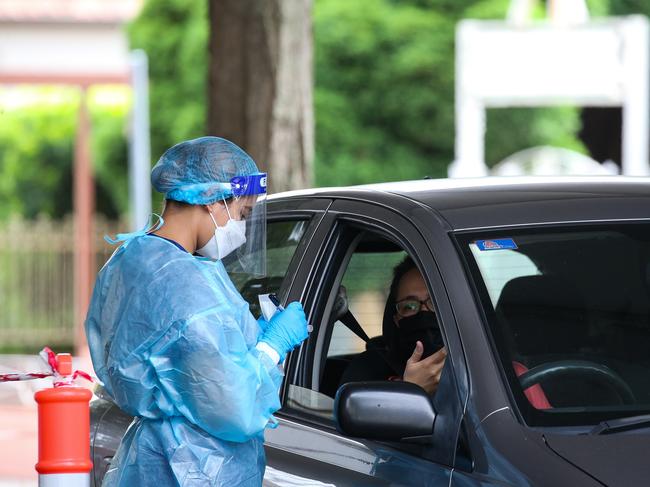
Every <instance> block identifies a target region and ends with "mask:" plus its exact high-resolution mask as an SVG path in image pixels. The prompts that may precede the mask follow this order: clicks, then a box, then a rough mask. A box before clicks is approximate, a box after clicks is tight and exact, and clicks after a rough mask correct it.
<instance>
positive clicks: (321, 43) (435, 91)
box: [314, 0, 583, 185]
mask: <svg viewBox="0 0 650 487" xmlns="http://www.w3.org/2000/svg"><path fill="white" fill-rule="evenodd" d="M508 5H509V1H508V0H481V1H444V0H401V1H397V0H392V1H391V0H356V1H354V2H348V1H343V0H317V1H316V7H315V17H314V24H315V25H314V30H315V46H316V47H315V48H316V52H315V59H316V92H315V107H316V154H317V159H316V182H317V184H318V185H345V184H357V183H364V182H376V181H392V180H403V179H415V178H422V177H423V176H425V175H428V176H432V177H444V176H446V173H447V166H448V164H449V163H450V162H451V161H452V160H453V157H454V36H455V26H456V22H457V21H458V20H460V19H461V18H475V19H487V18H497V19H503V18H504V17H505V15H506V12H507V9H508ZM540 9H541V5H540ZM538 14H540V15H543V9H541V10H540V12H538ZM579 128H580V123H579V116H578V111H577V110H576V109H573V108H543V109H526V110H521V109H512V110H511V109H503V110H498V111H490V113H489V114H488V128H487V134H486V160H487V161H488V162H489V163H496V162H498V161H499V160H501V159H502V158H503V157H505V156H507V155H510V154H511V153H513V152H515V151H517V150H520V149H523V148H526V147H529V146H531V145H538V144H553V145H560V146H563V147H568V148H572V149H578V150H583V147H582V144H581V143H580V142H579V141H578V140H577V138H576V135H575V134H576V133H577V131H578V130H579Z"/></svg>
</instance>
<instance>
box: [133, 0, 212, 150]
mask: <svg viewBox="0 0 650 487" xmlns="http://www.w3.org/2000/svg"><path fill="white" fill-rule="evenodd" d="M129 38H130V42H131V48H133V49H144V50H145V51H146V52H147V55H148V56H149V76H150V85H149V86H150V88H149V89H150V106H151V108H150V110H151V155H152V158H153V159H154V162H155V161H156V160H157V159H158V157H160V156H161V155H162V153H163V152H164V151H165V150H166V149H168V148H169V147H170V146H172V145H173V144H175V143H178V142H180V141H181V140H186V139H190V138H194V137H199V136H201V135H205V125H206V100H207V92H206V90H207V86H206V85H207V66H208V14H207V2H206V0H148V1H147V2H145V4H144V6H143V8H142V11H141V12H140V14H139V16H138V17H137V19H135V21H134V22H133V23H132V24H131V26H130V28H129Z"/></svg>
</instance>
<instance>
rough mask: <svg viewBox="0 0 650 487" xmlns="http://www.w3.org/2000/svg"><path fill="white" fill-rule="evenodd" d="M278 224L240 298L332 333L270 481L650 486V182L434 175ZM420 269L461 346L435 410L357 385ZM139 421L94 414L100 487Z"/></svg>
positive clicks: (432, 401) (358, 191)
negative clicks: (407, 277)
mask: <svg viewBox="0 0 650 487" xmlns="http://www.w3.org/2000/svg"><path fill="white" fill-rule="evenodd" d="M268 211H269V223H268V261H269V276H268V277H267V278H264V279H259V280H252V281H246V282H237V283H236V284H237V285H238V286H239V288H240V290H241V292H242V294H243V295H244V296H245V297H246V298H247V299H248V300H249V302H250V303H251V308H252V311H253V312H254V314H257V313H259V310H258V309H257V299H256V298H257V295H258V294H261V293H267V292H277V293H278V294H279V296H280V297H281V298H282V300H283V301H284V302H289V301H293V300H299V301H301V302H302V303H303V304H304V307H305V309H306V312H307V314H308V318H309V322H310V324H312V325H313V327H314V331H313V332H312V333H311V335H310V337H309V339H308V340H307V341H306V342H305V343H304V344H303V345H302V347H301V348H300V349H298V350H296V351H294V352H293V353H292V354H291V355H290V357H289V358H288V359H287V360H286V362H285V373H286V377H285V381H284V384H283V386H282V389H281V391H280V394H281V398H282V404H283V407H282V409H281V410H280V411H278V413H277V419H278V420H279V426H278V427H277V428H276V429H267V430H266V433H265V437H266V442H265V445H266V454H267V464H268V467H267V472H266V476H265V485H266V484H268V485H279V486H280V485H292V486H295V485H314V486H316V485H337V486H358V485H445V486H447V485H449V486H488V485H513V486H515V485H516V486H523V485H548V486H564V485H566V486H587V485H612V486H614V485H620V486H625V487H628V486H636V485H647V484H648V482H650V480H649V479H650V462H648V452H649V451H650V180H647V179H625V178H608V179H548V180H545V179H524V180H521V179H492V180H485V179H482V180H424V181H412V182H403V183H393V184H382V185H372V186H360V187H352V188H342V189H325V190H313V191H303V192H294V193H286V194H281V195H277V196H274V197H271V198H270V199H269V207H268ZM405 255H410V256H411V257H412V258H413V259H414V260H415V262H416V264H417V266H418V268H419V269H420V271H421V272H422V274H423V276H424V278H425V281H426V284H427V286H428V288H429V292H430V295H431V296H432V297H433V301H434V304H435V310H436V314H437V319H438V322H439V324H440V326H441V329H442V332H443V335H444V337H443V338H444V342H445V345H446V347H447V350H448V357H447V360H446V363H445V368H444V370H443V374H442V379H441V382H440V385H439V388H438V390H437V392H436V394H435V396H434V397H433V398H429V397H428V396H427V395H426V393H425V392H424V391H423V390H422V389H420V388H419V387H418V386H415V385H412V384H408V383H405V382H400V381H383V382H360V383H347V384H343V382H344V381H343V380H342V377H343V376H344V373H345V370H346V368H347V367H348V365H349V363H350V361H351V360H358V359H359V357H360V356H361V354H362V353H363V352H364V350H365V349H369V348H372V347H376V348H378V349H381V347H382V346H383V344H382V338H381V337H380V336H378V335H380V334H381V319H382V314H383V311H384V309H383V306H384V301H385V297H386V292H387V288H388V286H389V284H390V279H391V269H392V267H393V266H394V265H395V264H396V263H397V262H399V261H400V260H401V259H402V258H403V257H404V256H405ZM369 337H372V338H369ZM209 366H210V364H206V367H209ZM370 372H371V371H370ZM371 375H372V374H370V373H369V378H370V376H371ZM337 392H338V394H337ZM215 407H219V405H218V404H215ZM130 419H131V418H129V417H128V416H126V415H125V414H124V413H122V412H120V411H119V409H118V408H117V407H116V406H114V405H112V404H111V403H110V401H109V400H107V398H104V399H102V398H99V397H98V398H97V399H96V400H94V401H93V403H92V430H91V431H92V438H91V441H92V454H93V460H94V462H95V471H94V481H95V483H96V485H99V484H100V483H101V478H102V476H103V474H104V473H105V470H106V468H107V466H108V462H109V461H110V458H111V457H112V455H113V454H114V452H115V449H116V448H117V446H118V444H119V441H120V439H121V437H122V435H123V434H124V431H125V429H126V428H127V426H128V424H129V422H130Z"/></svg>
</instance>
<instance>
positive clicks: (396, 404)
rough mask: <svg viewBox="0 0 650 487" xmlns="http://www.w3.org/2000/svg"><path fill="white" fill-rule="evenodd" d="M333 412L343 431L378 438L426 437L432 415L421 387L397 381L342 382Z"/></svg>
mask: <svg viewBox="0 0 650 487" xmlns="http://www.w3.org/2000/svg"><path fill="white" fill-rule="evenodd" d="M334 414H335V417H336V427H337V429H338V430H339V431H340V432H341V433H343V434H344V435H347V436H352V437H359V438H367V439H373V440H382V441H410V442H422V441H423V440H424V441H427V440H429V439H430V438H431V435H432V434H433V423H434V421H435V419H436V413H435V411H434V409H433V404H432V403H431V399H430V397H429V396H428V395H427V393H426V392H425V391H424V389H422V388H421V387H420V386H417V385H415V384H411V383H409V382H401V381H381V382H350V383H347V384H343V385H342V386H341V387H340V388H339V390H338V391H337V393H336V399H335V402H334Z"/></svg>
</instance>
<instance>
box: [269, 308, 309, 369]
mask: <svg viewBox="0 0 650 487" xmlns="http://www.w3.org/2000/svg"><path fill="white" fill-rule="evenodd" d="M307 336H309V334H308V332H307V317H306V316H305V312H304V311H303V309H302V304H300V303H299V302H297V301H294V302H293V303H290V304H289V305H288V306H287V307H286V308H285V310H284V311H281V312H279V313H276V314H274V315H273V317H272V318H271V321H269V324H268V326H267V327H266V330H264V332H263V333H262V336H261V337H260V341H261V342H265V343H267V344H268V345H269V346H271V347H272V348H273V349H274V350H275V351H276V352H278V354H279V355H280V357H282V356H284V355H286V354H287V353H289V352H290V351H291V350H293V349H294V347H297V346H298V345H300V344H301V343H302V342H303V340H304V339H305V338H307Z"/></svg>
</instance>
